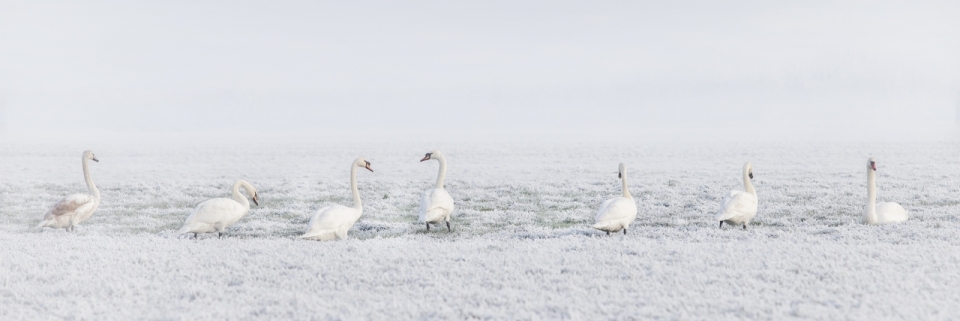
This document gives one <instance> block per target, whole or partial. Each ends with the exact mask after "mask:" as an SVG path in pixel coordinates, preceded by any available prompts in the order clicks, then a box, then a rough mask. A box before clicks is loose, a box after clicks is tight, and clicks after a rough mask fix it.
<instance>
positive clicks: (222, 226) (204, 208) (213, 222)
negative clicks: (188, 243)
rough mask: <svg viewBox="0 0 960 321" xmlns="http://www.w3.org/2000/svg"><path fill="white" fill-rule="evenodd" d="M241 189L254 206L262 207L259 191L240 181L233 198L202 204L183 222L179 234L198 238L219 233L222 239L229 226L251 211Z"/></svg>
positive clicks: (234, 189)
mask: <svg viewBox="0 0 960 321" xmlns="http://www.w3.org/2000/svg"><path fill="white" fill-rule="evenodd" d="M241 187H242V188H243V189H244V190H245V191H246V192H247V195H249V196H250V198H251V199H253V203H254V204H256V205H260V201H259V198H258V197H257V189H256V188H254V187H253V185H251V184H250V183H248V182H247V181H245V180H238V181H237V182H236V183H234V184H233V195H232V196H233V198H214V199H209V200H206V201H204V202H202V203H200V205H197V208H195V209H194V210H193V213H190V216H188V217H187V220H186V221H184V222H183V227H181V228H180V230H179V231H177V234H178V235H180V236H183V235H186V234H190V233H193V237H194V238H196V237H197V234H203V233H217V236H218V237H221V238H222V237H223V233H224V231H226V229H227V227H228V226H230V225H233V223H236V222H237V221H239V220H240V219H241V218H243V217H244V216H245V215H247V212H249V211H250V202H249V201H247V197H246V196H243V194H240V188H241Z"/></svg>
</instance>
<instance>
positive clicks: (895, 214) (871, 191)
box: [863, 157, 908, 224]
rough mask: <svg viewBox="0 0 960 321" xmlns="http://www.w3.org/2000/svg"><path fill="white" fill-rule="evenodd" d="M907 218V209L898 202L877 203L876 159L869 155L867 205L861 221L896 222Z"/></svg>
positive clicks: (876, 222)
mask: <svg viewBox="0 0 960 321" xmlns="http://www.w3.org/2000/svg"><path fill="white" fill-rule="evenodd" d="M907 218H908V216H907V210H905V209H903V206H900V204H897V203H893V202H884V203H877V161H876V160H875V159H873V157H870V159H868V160H867V207H866V208H865V209H864V210H863V223H864V224H882V223H898V222H903V221H906V220H907Z"/></svg>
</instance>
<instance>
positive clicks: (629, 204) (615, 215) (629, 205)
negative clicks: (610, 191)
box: [593, 163, 637, 235]
mask: <svg viewBox="0 0 960 321" xmlns="http://www.w3.org/2000/svg"><path fill="white" fill-rule="evenodd" d="M617 178H619V179H620V185H621V187H620V188H621V191H622V192H623V195H622V196H620V197H614V198H611V199H608V200H606V201H604V202H603V204H600V210H599V211H597V216H596V218H595V219H596V222H595V223H594V224H593V228H595V229H598V230H601V231H604V232H607V235H610V232H614V233H616V232H619V231H620V230H623V234H624V235H626V234H627V228H628V227H630V223H633V221H634V220H636V219H637V203H636V201H634V200H633V195H630V190H629V189H627V166H626V165H624V164H623V163H620V169H619V171H618V172H617Z"/></svg>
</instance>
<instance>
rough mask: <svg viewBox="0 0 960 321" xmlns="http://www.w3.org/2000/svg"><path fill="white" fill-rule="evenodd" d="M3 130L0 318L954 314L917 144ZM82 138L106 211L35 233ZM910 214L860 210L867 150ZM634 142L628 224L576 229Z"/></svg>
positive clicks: (935, 184)
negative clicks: (200, 220) (129, 140)
mask: <svg viewBox="0 0 960 321" xmlns="http://www.w3.org/2000/svg"><path fill="white" fill-rule="evenodd" d="M234 147H236V149H230V148H224V147H217V148H212V149H211V147H210V146H205V145H187V146H173V145H169V146H168V145H151V146H130V145H103V146H90V147H81V148H77V147H72V146H71V147H66V146H4V147H0V159H2V161H0V218H2V221H0V244H3V246H2V247H0V272H2V273H3V274H2V275H0V317H2V318H4V319H10V318H22V319H37V318H84V319H104V318H116V319H126V318H150V319H179V318H195V317H209V318H246V317H273V318H290V317H293V318H297V319H312V318H316V319H336V318H342V319H359V318H386V317H390V316H395V317H401V318H405V319H411V318H415V319H463V318H523V319H528V318H551V319H554V318H579V319H587V318H589V319H595V318H596V317H600V318H613V319H630V318H680V319H689V318H714V317H717V316H720V317H724V316H725V317H737V318H752V319H770V318H775V319H783V318H792V317H801V318H802V317H816V318H831V319H835V318H850V319H876V318H879V317H909V318H924V319H937V318H944V319H946V318H957V317H960V309H958V307H956V304H955V303H956V302H958V301H960V290H957V289H960V272H958V271H960V269H958V268H957V267H958V266H960V264H958V263H960V251H958V250H960V240H958V238H957V235H960V234H958V229H960V221H958V219H957V214H958V209H960V208H958V204H960V190H958V189H957V187H956V184H957V182H960V158H958V153H957V151H958V147H960V145H958V144H955V143H918V144H877V145H870V144H830V145H823V144H812V143H790V144H755V145H736V144H715V145H707V144H679V145H670V144H625V145H613V144H596V145H591V144H567V145H562V144H542V145H535V144H476V143H470V144H439V145H431V144H412V143H411V144H373V143H367V144H358V145H336V144H314V145H310V144H274V145H269V146H242V145H238V146H234ZM83 148H90V149H93V150H94V151H95V152H96V153H97V156H98V158H99V159H100V160H101V162H100V163H95V164H92V166H91V170H92V172H93V176H94V180H95V181H96V182H97V184H98V186H99V187H100V188H101V192H102V194H103V202H102V205H101V207H100V210H99V211H98V212H97V213H95V214H94V216H93V217H92V218H91V219H90V220H89V221H87V222H84V223H83V224H82V225H81V226H80V227H78V229H77V232H76V233H66V232H64V231H63V230H44V231H37V230H33V229H31V227H32V226H34V225H36V223H37V222H38V220H39V217H40V216H41V215H42V214H43V212H44V211H46V210H47V208H48V206H50V205H51V204H53V202H55V201H56V200H58V199H59V198H60V197H62V196H63V195H66V194H68V193H72V192H82V191H84V186H83V184H82V174H81V172H80V152H81V151H82V150H83ZM435 148H439V149H441V150H442V151H443V152H444V154H445V155H447V157H448V158H449V160H448V161H449V163H450V168H449V170H448V174H447V175H448V176H447V187H446V188H447V190H448V191H449V192H450V193H451V195H452V196H453V197H454V199H455V201H456V202H457V207H458V208H457V212H456V213H455V217H454V219H453V222H452V223H453V227H454V231H453V232H452V233H447V232H445V231H440V229H435V230H433V231H432V232H430V233H425V232H424V228H423V226H422V225H420V224H418V223H417V222H416V217H417V207H418V204H419V203H418V200H419V199H418V196H419V194H420V193H421V192H422V191H423V190H425V189H427V188H429V187H430V186H432V184H433V182H434V180H435V178H436V176H435V175H436V170H437V164H435V163H423V164H421V163H419V162H418V160H419V159H420V158H421V157H422V156H423V153H425V152H427V151H429V150H431V149H435ZM871 155H872V156H876V157H877V158H878V161H879V174H878V178H877V184H878V185H877V187H878V189H879V197H878V200H879V201H896V202H899V203H900V204H901V205H903V206H904V207H905V208H906V209H907V210H908V211H909V212H910V214H911V219H910V221H908V222H907V223H905V224H900V225H893V226H863V225H861V224H859V221H860V212H861V210H862V207H863V203H864V202H865V197H866V195H865V193H866V187H865V176H866V174H865V172H864V170H865V161H866V158H867V157H868V156H871ZM358 156H364V157H366V158H367V159H368V160H370V161H371V162H372V164H373V168H374V170H376V172H374V173H369V172H360V173H358V179H359V186H360V194H361V196H362V198H363V200H364V216H363V217H362V218H361V219H360V220H359V221H358V223H357V225H355V226H354V228H353V229H352V230H351V231H350V237H351V240H348V241H343V242H332V243H320V242H313V241H303V240H297V239H295V237H296V236H297V235H299V234H300V233H302V232H303V231H304V229H305V228H306V224H307V222H308V220H309V217H310V215H312V214H313V212H314V211H315V210H317V209H318V208H320V207H323V206H326V205H329V204H331V203H339V204H344V205H349V204H350V203H351V202H352V201H351V199H350V193H349V190H348V188H349V174H348V169H349V165H350V162H351V161H352V160H353V159H354V158H355V157H358ZM746 160H751V161H753V163H754V166H755V168H754V174H755V176H756V179H755V180H754V183H755V185H756V188H757V193H758V195H759V198H760V210H759V214H758V215H757V218H756V220H755V222H754V223H752V224H751V225H750V226H749V230H747V231H742V230H739V229H733V228H724V229H722V230H720V229H717V227H716V222H714V221H713V220H712V217H713V215H714V214H715V211H716V210H717V208H718V207H719V203H720V201H721V199H722V196H723V195H725V194H726V193H727V191H729V190H730V189H733V188H737V189H740V188H742V186H741V182H740V181H739V179H740V169H741V166H742V164H743V162H744V161H746ZM621 161H623V162H626V163H627V165H628V166H629V169H630V178H631V180H630V185H631V189H632V192H633V195H634V197H635V198H636V199H637V201H638V208H639V210H640V215H639V216H638V219H637V222H635V223H634V225H633V226H632V228H631V230H630V234H628V235H626V236H623V235H615V236H613V235H611V236H609V237H608V236H605V235H601V233H599V232H596V231H593V230H592V229H590V228H589V226H590V223H592V220H593V215H594V214H595V211H596V207H597V206H598V205H599V203H600V202H601V201H602V200H603V199H605V198H608V197H611V196H615V195H617V194H618V193H619V192H618V191H619V181H618V180H617V177H616V170H617V163H618V162H621ZM238 178H243V179H247V180H248V181H250V182H251V183H253V184H254V185H255V186H256V187H257V189H258V190H259V193H260V198H261V206H259V207H254V208H253V209H252V210H251V213H250V214H249V215H248V216H247V217H245V218H244V219H242V220H241V221H240V222H238V223H237V224H236V225H235V226H233V227H232V228H231V229H229V237H228V238H225V239H223V240H218V239H216V238H212V237H210V236H207V237H201V239H200V240H196V241H194V240H186V239H177V238H176V237H175V235H173V234H172V233H173V232H174V231H175V230H176V229H177V228H179V226H180V224H181V223H182V222H183V220H184V219H185V218H186V216H187V215H188V214H189V212H190V210H191V209H192V208H193V207H194V206H195V205H196V204H197V203H199V202H200V201H202V200H205V199H208V198H212V197H226V196H227V195H229V188H230V186H231V184H232V183H233V182H234V180H236V179H238Z"/></svg>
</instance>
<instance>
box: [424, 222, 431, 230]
mask: <svg viewBox="0 0 960 321" xmlns="http://www.w3.org/2000/svg"><path fill="white" fill-rule="evenodd" d="M423 224H427V232H430V222H426V223H423Z"/></svg>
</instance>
